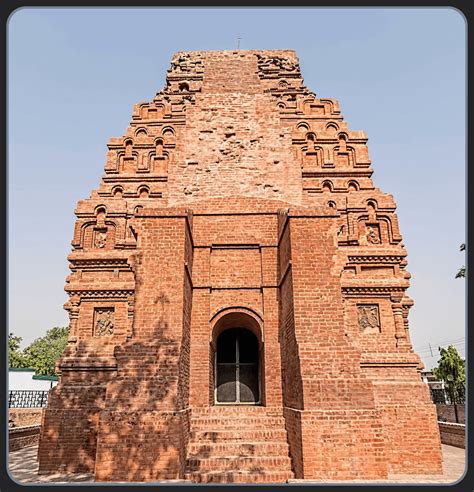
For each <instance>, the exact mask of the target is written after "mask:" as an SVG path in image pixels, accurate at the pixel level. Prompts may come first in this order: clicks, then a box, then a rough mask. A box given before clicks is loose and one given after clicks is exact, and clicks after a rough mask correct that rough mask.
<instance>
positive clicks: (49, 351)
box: [24, 326, 69, 376]
mask: <svg viewBox="0 0 474 492" xmlns="http://www.w3.org/2000/svg"><path fill="white" fill-rule="evenodd" d="M68 335H69V328H68V327H67V326H63V327H59V326H55V327H54V328H51V329H50V330H48V331H47V332H46V335H45V336H44V337H41V338H37V339H36V340H35V341H34V342H32V343H31V344H30V345H29V346H28V347H27V348H26V349H25V351H24V354H25V357H26V359H27V361H28V365H29V367H31V368H33V369H35V372H36V374H38V375H44V376H53V375H54V374H55V366H56V361H57V360H58V359H59V357H61V354H62V353H63V351H64V348H65V347H66V344H67V339H68Z"/></svg>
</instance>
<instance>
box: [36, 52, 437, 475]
mask: <svg viewBox="0 0 474 492" xmlns="http://www.w3.org/2000/svg"><path fill="white" fill-rule="evenodd" d="M108 149H109V150H108V153H107V160H106V163H105V174H104V175H103V178H102V180H101V183H100V185H99V187H98V189H96V190H93V191H92V193H91V196H90V197H89V198H88V199H85V200H81V201H79V203H78V205H77V209H76V215H77V221H76V225H75V229H74V237H73V241H72V246H73V250H72V252H71V253H70V254H69V256H68V259H69V262H70V268H71V274H70V275H69V277H68V279H67V284H66V290H67V292H68V294H69V296H70V297H69V301H68V302H67V303H66V305H65V308H66V309H67V310H68V311H69V315H70V337H69V342H68V345H67V348H66V350H65V352H64V354H63V356H62V358H61V360H60V362H59V364H58V369H59V371H60V373H61V378H60V382H59V384H58V385H57V386H56V387H55V388H53V389H52V390H51V392H50V398H49V403H48V407H47V408H46V409H45V412H44V415H43V425H42V435H41V441H40V448H39V461H40V465H39V471H40V473H48V472H53V471H57V470H66V471H70V472H79V471H81V472H82V471H87V472H93V473H95V477H96V480H98V481H154V480H167V479H170V480H171V479H188V480H191V481H193V482H285V481H286V480H288V479H290V478H305V479H312V480H318V479H320V480H330V479H335V480H349V479H377V478H385V477H387V474H388V473H392V472H393V473H398V472H403V473H422V472H426V473H436V472H440V471H441V451H440V438H439V431H438V426H437V422H436V409H435V407H434V405H432V404H431V402H430V398H429V394H428V389H427V387H426V385H425V384H423V383H422V381H421V378H420V374H419V373H420V371H421V368H422V364H421V362H420V359H419V357H418V356H417V355H416V354H415V353H414V352H413V349H412V346H411V344H410V337H409V330H408V311H409V308H410V306H411V305H412V301H411V299H410V298H409V297H408V296H407V294H406V289H407V288H408V286H409V278H410V275H409V273H408V272H407V271H406V265H407V262H406V254H407V253H406V251H405V249H404V246H403V244H402V237H401V235H400V232H399V228H398V221H397V217H396V214H395V202H394V200H393V198H392V196H391V195H388V194H386V193H383V192H382V191H380V190H379V189H378V188H375V187H374V185H373V183H372V179H371V176H372V169H371V165H370V164H371V163H370V160H369V157H368V150H367V137H366V135H365V133H364V132H362V131H354V130H350V129H349V128H348V126H347V124H346V122H345V121H344V119H343V117H342V115H341V112H340V109H339V104H338V102H337V101H335V100H333V99H329V98H325V99H321V98H317V97H316V95H315V94H314V93H313V92H311V90H309V89H308V88H307V87H306V86H305V85H304V84H303V79H302V76H301V73H300V69H299V62H298V58H297V56H296V54H295V52H293V51H290V50H278V51H276V50H273V51H244V50H238V51H205V52H204V51H203V52H181V53H177V54H176V55H175V56H174V57H173V59H172V62H171V68H170V69H169V70H168V74H167V79H166V87H165V88H164V89H163V90H161V91H160V92H158V93H157V95H156V97H155V98H154V99H153V101H151V102H146V103H141V104H137V105H136V106H135V107H134V110H133V116H132V121H131V123H130V126H129V127H128V129H127V131H126V134H125V135H124V136H123V137H120V138H113V139H111V140H110V142H109V144H108ZM232 337H233V338H232ZM226 340H227V341H226ZM225 344H227V345H225ZM229 347H230V348H229Z"/></svg>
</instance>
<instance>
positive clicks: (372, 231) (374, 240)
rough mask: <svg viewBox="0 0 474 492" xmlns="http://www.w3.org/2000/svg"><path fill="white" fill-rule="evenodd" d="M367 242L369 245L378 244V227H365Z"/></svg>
mask: <svg viewBox="0 0 474 492" xmlns="http://www.w3.org/2000/svg"><path fill="white" fill-rule="evenodd" d="M366 237H367V242H369V243H370V244H380V243H381V241H380V231H379V229H378V227H374V226H367V234H366Z"/></svg>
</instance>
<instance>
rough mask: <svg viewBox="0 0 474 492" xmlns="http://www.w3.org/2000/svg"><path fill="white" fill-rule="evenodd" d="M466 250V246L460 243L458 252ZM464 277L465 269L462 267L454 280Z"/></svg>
mask: <svg viewBox="0 0 474 492" xmlns="http://www.w3.org/2000/svg"><path fill="white" fill-rule="evenodd" d="M465 249H466V244H465V243H462V244H461V246H459V251H464V250H465ZM465 276H466V267H465V266H464V265H463V266H462V267H461V268H460V269H459V270H458V273H456V278H464V277H465Z"/></svg>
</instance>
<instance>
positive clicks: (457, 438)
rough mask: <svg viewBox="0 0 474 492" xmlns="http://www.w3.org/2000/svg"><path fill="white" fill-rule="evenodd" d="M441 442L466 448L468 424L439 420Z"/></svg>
mask: <svg viewBox="0 0 474 492" xmlns="http://www.w3.org/2000/svg"><path fill="white" fill-rule="evenodd" d="M439 432H440V436H441V442H442V443H443V444H448V445H449V446H456V447H457V448H463V449H465V448H466V425H465V424H453V423H451V422H439Z"/></svg>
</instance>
